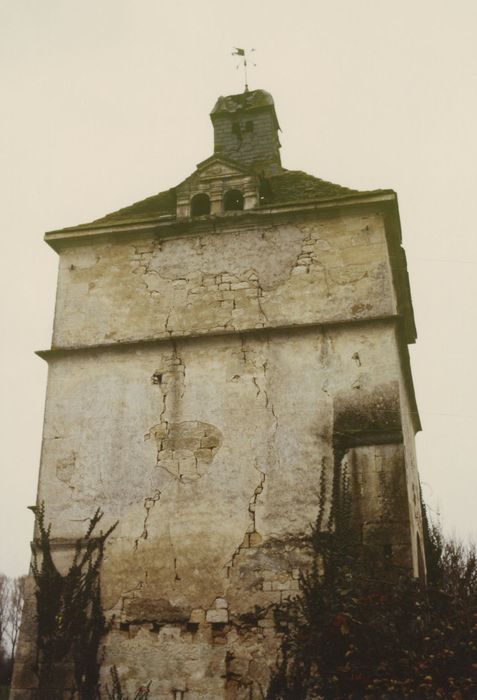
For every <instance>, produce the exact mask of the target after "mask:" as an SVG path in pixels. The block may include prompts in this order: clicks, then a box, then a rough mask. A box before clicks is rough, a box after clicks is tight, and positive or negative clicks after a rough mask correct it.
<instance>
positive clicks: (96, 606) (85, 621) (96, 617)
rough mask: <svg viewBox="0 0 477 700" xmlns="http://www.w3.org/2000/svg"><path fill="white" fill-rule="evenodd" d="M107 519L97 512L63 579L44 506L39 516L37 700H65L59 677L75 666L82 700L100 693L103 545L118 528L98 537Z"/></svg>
mask: <svg viewBox="0 0 477 700" xmlns="http://www.w3.org/2000/svg"><path fill="white" fill-rule="evenodd" d="M102 517H103V514H102V512H101V511H100V510H99V509H98V510H97V511H96V513H95V514H94V515H93V517H92V518H91V519H90V521H89V526H88V528H87V530H86V534H85V536H84V538H81V539H78V540H77V541H76V543H75V548H74V556H73V561H72V563H71V566H70V568H69V569H68V571H67V573H66V574H65V575H62V574H61V573H60V572H59V571H58V569H57V567H56V565H55V563H54V561H53V557H52V551H51V549H52V545H51V524H50V525H48V527H46V526H45V504H44V503H42V504H41V505H40V506H39V508H38V509H37V512H36V523H37V526H38V531H39V538H38V541H37V543H35V545H33V563H32V571H33V577H34V580H35V583H36V591H35V596H36V609H37V648H36V667H37V673H38V698H39V700H52V699H53V697H54V693H55V692H57V694H58V697H63V690H64V688H63V687H62V686H63V683H62V679H61V677H60V676H61V674H62V672H63V673H64V668H62V665H63V667H64V665H65V664H67V663H71V661H72V662H73V666H74V682H75V692H76V693H77V694H78V696H79V698H80V699H81V700H95V698H97V697H98V688H99V661H98V651H99V644H100V641H101V638H102V637H103V635H104V633H105V631H106V623H105V618H104V615H103V611H102V608H101V595H100V583H99V570H100V566H101V562H102V560H103V552H104V543H105V541H106V539H107V538H108V537H109V535H110V534H111V533H112V532H113V530H114V529H115V527H116V525H117V523H115V524H114V525H112V526H111V527H110V528H109V529H108V530H107V531H106V532H105V533H103V532H100V533H99V535H95V534H94V532H95V530H96V527H97V525H98V523H99V522H100V521H101V519H102Z"/></svg>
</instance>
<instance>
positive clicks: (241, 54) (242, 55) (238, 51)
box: [232, 46, 257, 92]
mask: <svg viewBox="0 0 477 700" xmlns="http://www.w3.org/2000/svg"><path fill="white" fill-rule="evenodd" d="M234 49H235V51H234V52H233V53H232V56H239V58H241V59H242V61H243V72H244V78H245V90H244V92H248V76H247V52H246V50H245V49H239V48H237V47H236V46H234ZM253 51H255V49H250V51H249V52H248V53H252V52H253ZM256 65H257V64H256V63H252V66H254V67H256ZM237 68H239V66H237Z"/></svg>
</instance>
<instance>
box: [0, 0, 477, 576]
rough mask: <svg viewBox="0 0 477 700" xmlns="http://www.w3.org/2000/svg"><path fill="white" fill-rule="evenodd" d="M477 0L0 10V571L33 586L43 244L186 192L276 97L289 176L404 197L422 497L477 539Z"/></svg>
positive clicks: (223, 0) (49, 270)
mask: <svg viewBox="0 0 477 700" xmlns="http://www.w3.org/2000/svg"><path fill="white" fill-rule="evenodd" d="M476 34H477V3H476V2H475V0H468V1H465V0H454V2H452V3H451V2H449V0H445V1H442V0H412V1H411V0H401V2H395V0H359V2H358V1H357V0H334V1H333V2H329V0H326V2H325V0H295V2H291V1H290V0H287V1H286V2H285V1H283V0H260V1H259V0H240V1H239V2H238V1H237V0H235V2H231V1H230V0H201V1H200V2H199V1H198V0H174V1H173V2H170V1H168V2H166V1H165V0H137V1H136V2H134V1H133V0H81V2H73V0H41V2H39V1H38V0H0V89H1V97H2V100H1V101H2V107H1V110H0V158H1V161H0V162H1V167H0V193H1V195H0V201H1V213H2V230H1V236H2V253H3V254H2V255H1V260H0V265H1V275H0V285H1V320H2V326H1V327H2V343H1V345H0V353H1V362H0V372H1V387H2V401H1V407H0V411H1V421H0V429H1V445H2V451H1V490H0V491H1V493H0V533H1V534H0V571H3V572H5V573H6V574H8V575H10V576H14V575H19V574H22V573H24V572H26V570H27V567H28V561H29V540H30V539H31V535H32V527H33V516H32V514H31V513H30V511H28V510H27V509H26V507H27V506H28V505H31V504H33V503H34V502H35V497H36V486H37V475H38V467H39V455H40V446H41V431H42V420H43V404H44V395H45V386H46V365H45V363H44V362H43V361H42V360H40V359H39V358H38V357H36V356H35V355H34V351H35V350H37V349H45V348H47V347H48V346H49V344H50V338H51V327H52V320H53V309H54V298H55V287H56V267H57V256H56V254H55V253H54V252H53V251H51V250H50V249H49V248H48V246H47V245H46V244H45V243H43V242H42V236H43V233H44V232H45V231H47V230H52V229H55V228H60V227H63V226H69V225H75V224H79V223H83V222H86V221H90V220H92V219H94V218H97V217H99V216H101V215H103V214H105V213H107V212H110V211H114V210H115V209H118V208H120V207H122V206H126V205H128V204H131V203H133V202H135V201H137V200H139V199H143V198H144V197H146V196H149V195H152V194H155V193H156V192H159V191H161V190H164V189H168V188H169V187H171V186H174V185H176V184H177V183H178V182H180V181H181V180H182V179H184V177H186V176H187V175H189V174H190V173H191V172H192V171H193V170H194V168H195V165H196V164H197V163H198V162H200V161H201V160H203V159H205V158H206V157H208V156H209V155H211V154H212V150H213V141H212V126H211V123H210V120H209V116H208V115H209V112H210V110H211V109H212V107H213V105H214V103H215V100H216V98H217V97H218V96H219V95H223V94H232V93H236V92H241V91H242V89H243V83H242V75H241V72H240V71H238V70H236V69H235V65H236V63H235V59H234V58H233V57H232V56H231V52H232V50H233V47H234V46H239V47H245V48H252V47H254V48H256V53H255V54H254V55H255V61H256V63H257V67H256V68H252V70H251V71H250V77H249V83H250V88H251V89H254V88H263V89H265V90H268V91H269V92H271V93H272V95H273V97H274V99H275V106H276V110H277V114H278V119H279V121H280V124H281V127H282V130H283V133H282V135H281V141H282V162H283V164H284V166H285V167H287V168H290V169H299V170H305V171H306V172H308V173H310V174H312V175H315V176H318V177H321V178H323V179H325V180H331V181H332V182H337V183H339V184H341V185H345V186H348V187H353V188H357V189H363V190H368V189H375V188H393V189H395V190H396V191H397V193H398V196H399V206H400V213H401V222H402V227H403V239H404V246H405V249H406V253H407V256H408V262H409V274H410V281H411V291H412V298H413V303H414V311H415V315H416V322H417V329H418V341H417V344H416V345H415V346H411V359H412V368H413V375H414V382H415V388H416V394H417V401H418V406H419V410H420V415H421V421H422V424H423V432H422V433H420V434H419V435H418V437H417V449H418V463H419V469H420V474H421V480H422V482H423V486H424V494H425V497H426V499H427V501H428V502H429V503H430V505H431V506H432V507H433V508H439V510H440V512H441V516H442V520H443V522H444V525H445V527H446V529H447V530H448V531H450V532H452V531H454V532H455V533H456V534H457V535H459V536H461V537H463V538H466V537H467V536H468V535H469V534H471V533H473V537H474V538H475V539H477V518H476V517H475V515H474V512H475V510H476V506H475V501H476V496H477V469H476V466H475V455H476V452H477V450H476V447H477V425H476V424H477V410H476V403H475V394H476V389H477V387H476V374H477V372H476V363H477V332H476V329H475V322H476V314H475V310H474V306H475V304H476V301H477V244H476V239H477V236H476V233H475V215H474V209H475V207H474V202H475V199H476V192H477V182H476V165H475V164H476V162H477V138H476V131H477V97H476V78H477V75H476V74H477V49H476V41H475V36H476Z"/></svg>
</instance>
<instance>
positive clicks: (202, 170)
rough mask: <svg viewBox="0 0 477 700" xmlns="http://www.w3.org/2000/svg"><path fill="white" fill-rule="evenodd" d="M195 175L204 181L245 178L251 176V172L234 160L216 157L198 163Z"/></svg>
mask: <svg viewBox="0 0 477 700" xmlns="http://www.w3.org/2000/svg"><path fill="white" fill-rule="evenodd" d="M195 174H196V175H198V176H199V177H200V178H201V179H202V178H209V177H210V178H213V177H218V178H224V177H233V176H237V175H238V176H241V177H243V176H244V175H251V172H250V170H247V169H246V168H243V167H242V166H241V165H239V164H238V163H236V162H235V161H233V160H230V159H228V158H224V157H223V156H216V155H214V156H210V158H207V159H206V160H203V161H202V162H201V163H198V164H197V170H196V173H195Z"/></svg>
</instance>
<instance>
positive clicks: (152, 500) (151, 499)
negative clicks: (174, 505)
mask: <svg viewBox="0 0 477 700" xmlns="http://www.w3.org/2000/svg"><path fill="white" fill-rule="evenodd" d="M160 497H161V492H160V491H159V490H158V491H156V492H155V493H154V495H153V496H148V497H146V498H145V499H144V509H145V511H146V514H145V516H144V523H143V527H142V533H141V534H140V535H139V537H137V538H136V539H135V540H134V549H135V550H136V549H137V548H138V546H139V540H147V538H148V531H147V521H148V519H149V513H150V512H151V509H152V508H154V506H155V505H156V503H157V502H158V501H159V499H160Z"/></svg>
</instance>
